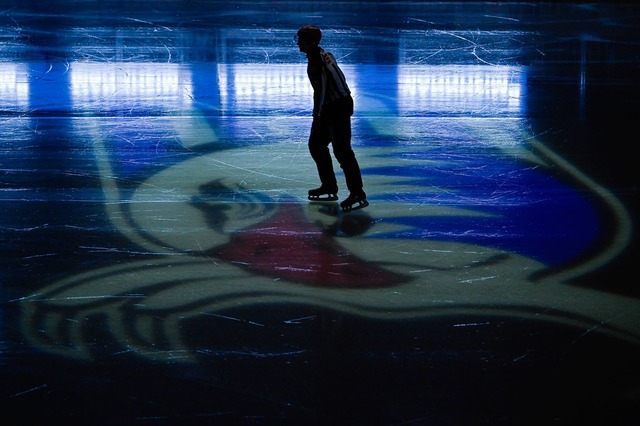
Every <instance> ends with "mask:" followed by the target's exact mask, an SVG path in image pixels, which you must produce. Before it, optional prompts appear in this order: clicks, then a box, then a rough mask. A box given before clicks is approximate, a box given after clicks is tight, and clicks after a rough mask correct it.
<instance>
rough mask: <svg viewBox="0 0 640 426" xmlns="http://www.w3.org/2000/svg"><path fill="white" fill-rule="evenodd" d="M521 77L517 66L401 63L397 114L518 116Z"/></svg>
mask: <svg viewBox="0 0 640 426" xmlns="http://www.w3.org/2000/svg"><path fill="white" fill-rule="evenodd" d="M524 78H525V72H524V69H523V68H522V67H518V66H507V65H505V66H502V65H501V66H482V65H403V66H400V67H399V69H398V110H399V114H400V115H424V114H431V113H432V114H465V115H474V114H481V115H487V114H490V115H496V116H505V115H508V116H514V115H517V116H519V115H520V114H521V113H522V111H523V109H524V94H525V84H524Z"/></svg>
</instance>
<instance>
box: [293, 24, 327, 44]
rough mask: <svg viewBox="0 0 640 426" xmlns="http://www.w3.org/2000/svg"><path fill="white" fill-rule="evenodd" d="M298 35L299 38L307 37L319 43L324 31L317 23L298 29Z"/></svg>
mask: <svg viewBox="0 0 640 426" xmlns="http://www.w3.org/2000/svg"><path fill="white" fill-rule="evenodd" d="M297 36H298V38H305V39H307V40H311V41H313V42H314V43H316V44H319V43H320V39H322V31H320V28H318V27H316V26H315V25H305V26H304V27H302V28H300V29H299V30H298V34H297Z"/></svg>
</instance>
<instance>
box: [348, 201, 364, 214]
mask: <svg viewBox="0 0 640 426" xmlns="http://www.w3.org/2000/svg"><path fill="white" fill-rule="evenodd" d="M368 205H369V202H368V201H367V200H362V201H358V204H354V205H352V206H345V207H343V208H342V211H343V212H345V213H349V212H352V211H355V210H360V209H364V208H365V207H367V206H368Z"/></svg>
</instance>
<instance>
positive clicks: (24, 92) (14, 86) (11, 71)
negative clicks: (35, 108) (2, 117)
mask: <svg viewBox="0 0 640 426" xmlns="http://www.w3.org/2000/svg"><path fill="white" fill-rule="evenodd" d="M28 105H29V78H28V73H27V66H26V65H25V64H12V63H0V109H1V110H4V111H21V110H22V111H24V110H25V109H27V108H28Z"/></svg>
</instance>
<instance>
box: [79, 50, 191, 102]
mask: <svg viewBox="0 0 640 426" xmlns="http://www.w3.org/2000/svg"><path fill="white" fill-rule="evenodd" d="M71 96H72V99H73V104H74V108H75V109H81V110H88V111H91V112H94V111H95V110H98V111H100V110H107V111H111V110H123V109H126V110H129V111H130V112H132V113H135V112H136V111H137V110H139V111H140V112H141V113H145V114H148V113H149V111H150V110H152V111H167V110H182V109H184V110H190V109H191V108H192V103H193V83H192V77H191V71H190V69H189V68H188V67H186V66H183V65H178V64H165V63H148V62H145V63H135V62H134V63H94V62H76V63H73V64H72V65H71Z"/></svg>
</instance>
